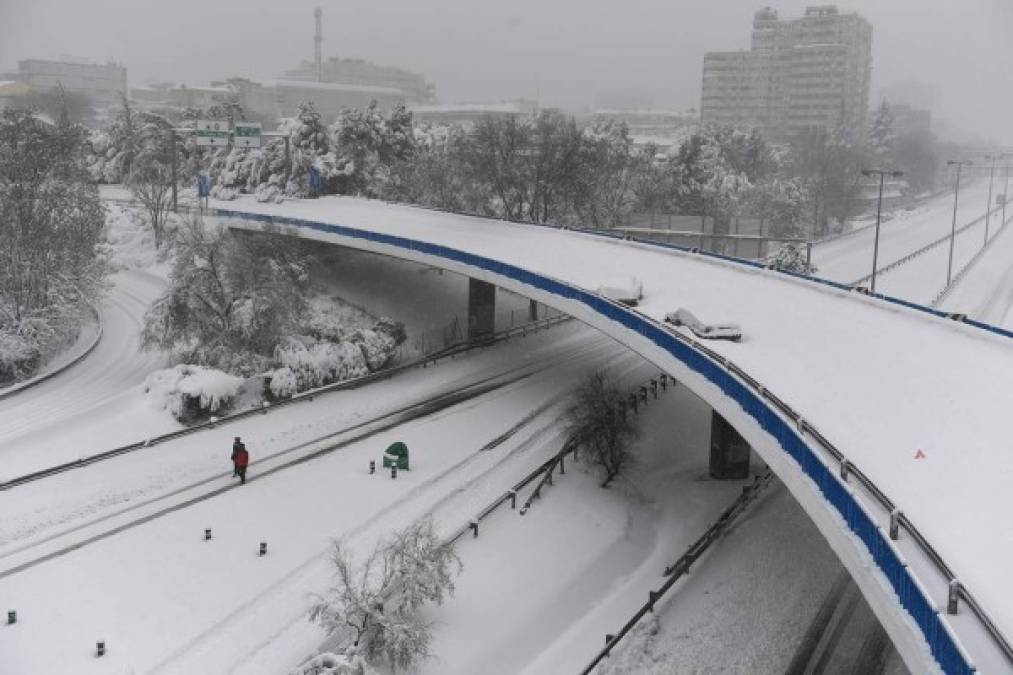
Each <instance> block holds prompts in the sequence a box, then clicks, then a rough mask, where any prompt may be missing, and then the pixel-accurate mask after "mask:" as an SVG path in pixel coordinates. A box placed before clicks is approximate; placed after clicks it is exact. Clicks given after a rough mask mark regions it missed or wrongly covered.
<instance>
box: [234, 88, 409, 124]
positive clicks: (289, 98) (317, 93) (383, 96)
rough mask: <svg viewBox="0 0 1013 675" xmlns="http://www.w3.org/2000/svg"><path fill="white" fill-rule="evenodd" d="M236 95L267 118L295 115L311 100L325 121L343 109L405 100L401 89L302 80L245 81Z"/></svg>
mask: <svg viewBox="0 0 1013 675" xmlns="http://www.w3.org/2000/svg"><path fill="white" fill-rule="evenodd" d="M238 95H239V104H240V105H241V106H242V107H243V109H244V110H247V111H250V112H253V113H256V114H258V115H262V116H264V117H266V118H268V119H281V118H283V117H294V116H295V115H296V114H297V113H298V112H299V106H300V105H301V104H303V103H306V102H310V101H312V102H313V104H314V105H315V106H316V109H317V112H319V113H320V115H321V116H322V117H323V119H324V121H325V122H332V121H334V120H335V119H337V117H338V115H339V114H340V113H341V111H342V110H343V109H346V108H366V107H367V106H369V104H370V103H372V102H373V101H376V103H377V105H378V107H379V108H380V109H381V110H385V111H386V110H391V109H392V108H394V107H395V106H397V105H399V104H403V103H404V94H403V93H402V92H401V90H400V89H394V88H391V87H369V86H364V85H354V84H331V83H327V82H309V81H304V80H272V81H265V82H250V81H245V82H243V83H242V84H240V85H239V88H238Z"/></svg>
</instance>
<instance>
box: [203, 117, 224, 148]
mask: <svg viewBox="0 0 1013 675" xmlns="http://www.w3.org/2000/svg"><path fill="white" fill-rule="evenodd" d="M229 136H230V132H229V123H228V122H224V121H222V120H197V145H203V146H215V147H224V146H226V145H228V144H229Z"/></svg>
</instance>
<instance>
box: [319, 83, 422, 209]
mask: <svg viewBox="0 0 1013 675" xmlns="http://www.w3.org/2000/svg"><path fill="white" fill-rule="evenodd" d="M330 130H331V134H332V138H333V141H334V146H335V149H336V152H337V153H338V155H339V157H340V158H341V160H342V162H343V165H344V166H346V167H347V171H346V173H345V175H344V181H343V183H344V184H343V185H340V186H339V188H338V189H339V191H340V192H342V193H345V194H361V195H366V196H370V197H373V196H377V195H379V194H380V193H381V192H383V191H384V189H385V187H386V185H387V183H388V181H389V177H390V168H391V166H392V165H393V164H395V163H397V162H402V161H405V160H407V159H408V158H409V157H411V155H412V152H413V150H414V147H415V138H414V135H413V132H412V116H411V113H410V112H408V110H407V109H406V108H405V107H404V105H398V106H396V107H395V108H394V110H393V111H391V113H390V115H389V116H387V117H384V115H383V112H382V111H381V110H380V109H379V107H378V105H377V103H376V101H373V102H372V103H370V104H369V106H368V107H367V108H366V109H364V110H359V109H346V110H342V111H341V115H339V116H338V119H337V121H336V122H335V123H334V124H333V125H332V126H331V128H330Z"/></svg>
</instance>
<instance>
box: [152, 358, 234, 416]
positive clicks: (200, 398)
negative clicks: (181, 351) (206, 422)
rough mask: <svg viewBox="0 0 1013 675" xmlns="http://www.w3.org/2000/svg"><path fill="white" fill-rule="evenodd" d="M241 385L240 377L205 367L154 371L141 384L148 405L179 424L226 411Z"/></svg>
mask: <svg viewBox="0 0 1013 675" xmlns="http://www.w3.org/2000/svg"><path fill="white" fill-rule="evenodd" d="M242 384H243V379H242V378H241V377H236V376H234V375H229V374H228V373H224V372H222V371H220V370H215V369H213V368H205V367H204V366H191V365H186V364H184V365H179V366H175V367H173V368H165V369H162V370H156V371H155V372H153V373H151V374H150V375H148V377H147V378H146V379H145V381H144V391H145V393H146V394H147V395H148V396H149V397H150V399H149V400H150V402H151V405H152V406H153V407H154V408H156V409H158V410H168V411H169V412H170V413H172V416H173V417H175V418H176V419H177V420H179V421H180V422H194V421H197V420H199V419H203V418H205V417H207V416H209V415H210V414H211V413H214V412H218V411H219V410H222V409H224V408H228V407H229V405H230V404H231V403H232V400H233V398H234V397H235V396H236V394H237V393H238V392H239V388H240V387H241V386H242Z"/></svg>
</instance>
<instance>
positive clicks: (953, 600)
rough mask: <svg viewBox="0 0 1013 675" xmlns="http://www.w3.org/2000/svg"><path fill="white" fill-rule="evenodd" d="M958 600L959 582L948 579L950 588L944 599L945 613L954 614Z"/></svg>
mask: <svg viewBox="0 0 1013 675" xmlns="http://www.w3.org/2000/svg"><path fill="white" fill-rule="evenodd" d="M959 600H960V582H959V581H957V580H956V579H950V587H949V590H948V593H947V597H946V613H947V614H956V613H957V603H958V602H959Z"/></svg>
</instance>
